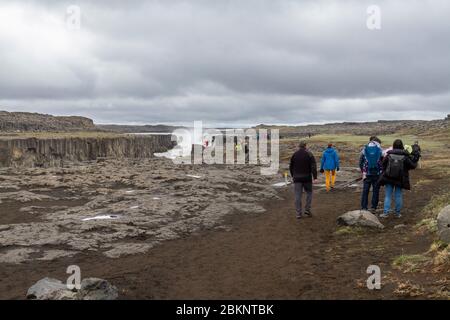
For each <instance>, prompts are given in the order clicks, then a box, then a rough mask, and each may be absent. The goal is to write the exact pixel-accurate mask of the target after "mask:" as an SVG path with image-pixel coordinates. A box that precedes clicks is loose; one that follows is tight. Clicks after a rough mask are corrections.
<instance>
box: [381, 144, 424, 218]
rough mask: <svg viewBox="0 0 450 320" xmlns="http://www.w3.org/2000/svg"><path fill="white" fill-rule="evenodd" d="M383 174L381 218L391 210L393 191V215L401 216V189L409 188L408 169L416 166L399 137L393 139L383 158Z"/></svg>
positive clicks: (385, 216) (386, 215) (387, 215)
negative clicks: (383, 191)
mask: <svg viewBox="0 0 450 320" xmlns="http://www.w3.org/2000/svg"><path fill="white" fill-rule="evenodd" d="M382 165H383V174H382V176H381V177H380V185H382V186H385V198H384V213H383V214H382V215H381V216H380V217H382V218H387V217H389V213H390V211H391V198H392V194H393V193H395V217H396V218H401V216H402V215H401V210H402V207H403V192H402V190H403V189H406V190H410V189H411V184H410V182H409V170H412V169H415V168H416V167H417V160H416V159H414V156H412V155H411V154H409V152H408V151H406V150H405V147H404V146H403V142H402V140H400V139H397V140H395V141H394V143H393V145H392V150H390V151H388V152H387V154H386V157H384V159H383V163H382Z"/></svg>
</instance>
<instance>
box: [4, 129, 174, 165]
mask: <svg viewBox="0 0 450 320" xmlns="http://www.w3.org/2000/svg"><path fill="white" fill-rule="evenodd" d="M173 144H174V143H173V142H172V141H171V136H170V135H155V136H153V135H152V136H130V135H124V136H115V137H92V138H91V137H61V138H6V139H2V138H0V167H53V166H63V165H64V164H65V163H67V162H80V161H90V160H97V159H98V158H149V157H152V156H153V153H155V152H165V151H167V150H168V149H171V148H172V147H173Z"/></svg>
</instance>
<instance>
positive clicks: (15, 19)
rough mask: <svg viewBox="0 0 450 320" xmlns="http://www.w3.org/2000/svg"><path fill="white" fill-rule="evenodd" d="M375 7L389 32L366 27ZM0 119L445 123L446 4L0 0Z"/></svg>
mask: <svg viewBox="0 0 450 320" xmlns="http://www.w3.org/2000/svg"><path fill="white" fill-rule="evenodd" d="M372 4H375V5H378V6H379V8H380V9H381V29H375V30H371V29H369V28H368V27H367V19H368V17H369V14H368V13H367V8H368V6H369V5H372ZM70 5H77V6H78V7H79V8H80V9H81V20H80V21H81V25H80V27H81V28H80V30H71V28H68V27H67V24H66V22H67V19H68V18H71V17H73V16H71V15H69V14H67V12H66V10H67V7H68V6H70ZM69 21H74V20H69ZM2 109H3V110H8V111H30V112H42V113H51V114H56V115H82V116H87V117H91V118H93V119H94V121H96V122H97V123H134V124H144V123H175V124H180V123H183V124H186V123H187V124H189V123H190V122H191V121H194V120H202V121H204V122H205V123H207V124H209V125H248V124H258V123H288V124H300V123H321V122H332V121H366V120H378V119H436V118H444V116H445V115H446V114H447V113H450V1H448V0H428V1H427V0H408V1H400V0H398V1H394V0H391V1H376V0H371V1H364V0H354V1H353V0H347V1H342V0H341V1H320V0H319V1H318V0H311V1H287V0H189V1H183V0H173V1H171V0H161V1H146V0H142V1H141V0H131V1H130V0H128V1H119V0H112V1H111V0H109V1H107V0H104V1H77V0H72V1H68V2H66V1H60V0H54V1H50V0H47V1H45V0H41V1H38V0H34V1H14V0H13V1H11V0H8V1H7V0H0V110H2Z"/></svg>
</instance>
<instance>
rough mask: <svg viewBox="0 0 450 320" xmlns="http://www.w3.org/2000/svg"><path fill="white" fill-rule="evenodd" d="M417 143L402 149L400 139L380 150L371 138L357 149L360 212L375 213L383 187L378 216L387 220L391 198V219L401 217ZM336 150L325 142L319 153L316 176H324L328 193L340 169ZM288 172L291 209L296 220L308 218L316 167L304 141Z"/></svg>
mask: <svg viewBox="0 0 450 320" xmlns="http://www.w3.org/2000/svg"><path fill="white" fill-rule="evenodd" d="M420 151H421V150H420V146H419V144H418V142H417V141H416V143H415V144H414V145H413V146H405V145H404V144H403V142H402V141H401V140H400V139H397V140H395V141H394V143H393V144H392V147H391V148H389V149H387V150H385V151H384V150H383V149H382V147H381V141H380V139H379V138H378V137H376V136H372V137H370V138H369V143H367V144H366V145H365V146H364V147H363V149H362V150H361V154H360V158H359V168H360V169H361V173H362V179H363V190H362V195H361V209H362V210H370V211H371V212H372V213H375V210H376V209H377V208H378V203H379V195H380V188H381V187H382V186H384V187H385V199H384V210H383V213H382V214H381V215H380V217H382V218H387V217H389V215H390V212H391V199H392V195H393V194H394V198H395V217H397V218H400V217H401V209H402V206H403V190H404V189H406V190H410V189H411V185H410V181H409V171H410V170H413V169H415V168H416V167H417V163H418V162H419V159H420V157H421V155H420ZM339 165H340V160H339V154H338V152H337V150H336V149H335V148H334V147H333V144H331V143H329V144H328V146H327V148H326V149H325V151H324V152H323V154H322V158H321V162H320V173H322V174H325V186H326V191H327V192H329V191H331V190H332V189H333V188H334V186H335V182H336V173H337V172H338V171H339V170H340V168H339ZM289 170H290V173H291V177H292V179H293V182H294V192H295V208H296V213H297V218H298V219H300V218H302V217H303V214H304V215H306V216H310V217H311V216H312V213H311V204H312V193H313V183H316V182H317V175H318V173H317V164H316V159H315V157H314V155H313V154H312V152H311V151H310V150H308V149H307V147H306V142H305V141H301V142H300V145H299V149H298V150H297V151H296V152H295V153H294V155H293V156H292V158H291V161H290V165H289ZM370 189H372V199H371V207H370V209H369V192H370ZM303 191H304V192H305V193H306V205H305V207H304V210H303V207H302V194H303Z"/></svg>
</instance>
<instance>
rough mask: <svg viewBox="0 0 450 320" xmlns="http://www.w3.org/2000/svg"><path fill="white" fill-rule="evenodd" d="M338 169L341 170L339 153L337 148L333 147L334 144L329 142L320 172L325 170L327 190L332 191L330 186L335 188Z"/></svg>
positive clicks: (323, 155)
mask: <svg viewBox="0 0 450 320" xmlns="http://www.w3.org/2000/svg"><path fill="white" fill-rule="evenodd" d="M336 171H339V154H338V153H337V151H336V149H334V148H333V144H332V143H329V144H328V147H327V148H326V149H325V151H324V152H323V154H322V160H321V162H320V173H324V172H325V185H326V188H327V192H328V191H330V188H331V189H332V188H334V184H335V182H336Z"/></svg>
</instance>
